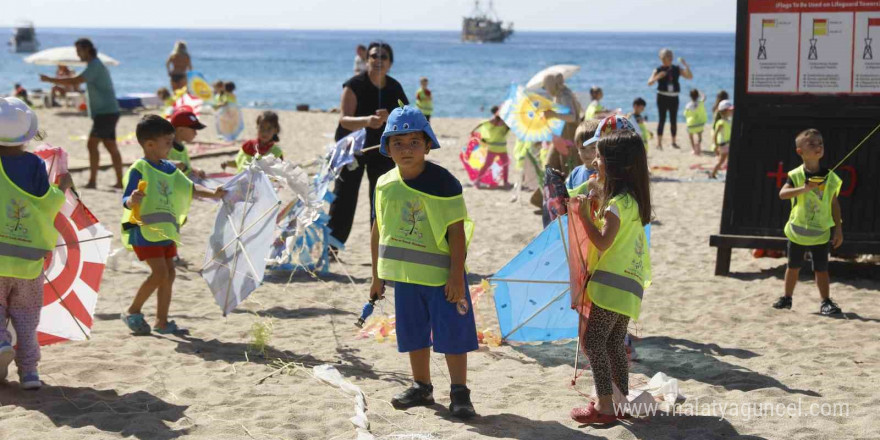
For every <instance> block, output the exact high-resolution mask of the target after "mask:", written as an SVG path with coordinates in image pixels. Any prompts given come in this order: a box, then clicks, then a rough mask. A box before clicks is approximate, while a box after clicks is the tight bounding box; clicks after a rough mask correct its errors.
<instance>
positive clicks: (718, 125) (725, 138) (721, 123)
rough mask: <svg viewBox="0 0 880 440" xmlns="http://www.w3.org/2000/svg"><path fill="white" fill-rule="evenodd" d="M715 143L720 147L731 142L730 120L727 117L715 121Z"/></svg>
mask: <svg viewBox="0 0 880 440" xmlns="http://www.w3.org/2000/svg"><path fill="white" fill-rule="evenodd" d="M714 129H715V143H716V144H717V145H718V146H719V147H723V146H725V145H729V144H730V129H731V125H730V121H728V120H727V119H719V120H718V121H716V122H715V127H714Z"/></svg>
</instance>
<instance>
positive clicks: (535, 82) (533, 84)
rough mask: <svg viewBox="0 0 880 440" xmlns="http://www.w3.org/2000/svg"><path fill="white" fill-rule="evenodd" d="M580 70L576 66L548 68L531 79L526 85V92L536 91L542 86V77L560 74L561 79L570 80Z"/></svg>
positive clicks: (564, 65) (567, 65)
mask: <svg viewBox="0 0 880 440" xmlns="http://www.w3.org/2000/svg"><path fill="white" fill-rule="evenodd" d="M579 70H581V66H576V65H574V64H557V65H555V66H550V67H548V68H546V69H544V70H542V71H540V72H538V73H536V74H535V76H533V77H532V79H530V80H529V82H528V83H526V90H538V89H540V88H541V87H542V86H543V85H544V77H545V76H547V75H556V74H558V73H559V74H562V77H563V78H565V79H568V78H571V77H572V76H573V75H574V74H575V73H577V72H578V71H579Z"/></svg>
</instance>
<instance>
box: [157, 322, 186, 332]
mask: <svg viewBox="0 0 880 440" xmlns="http://www.w3.org/2000/svg"><path fill="white" fill-rule="evenodd" d="M153 331H154V332H156V333H158V334H160V335H172V334H175V333H181V332H183V331H184V330H182V329H180V328H178V327H177V323H176V322H174V321H168V322H167V323H165V328H159V327H153Z"/></svg>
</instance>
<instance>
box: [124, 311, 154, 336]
mask: <svg viewBox="0 0 880 440" xmlns="http://www.w3.org/2000/svg"><path fill="white" fill-rule="evenodd" d="M119 317H120V318H122V322H124V323H125V325H127V326H128V329H129V330H131V333H132V334H133V335H135V336H144V335H148V334H150V325H149V324H147V321H145V320H144V314H143V313H132V314H130V315H129V314H126V313H125V312H122V313H121V314H120V315H119Z"/></svg>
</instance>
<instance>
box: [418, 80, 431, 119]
mask: <svg viewBox="0 0 880 440" xmlns="http://www.w3.org/2000/svg"><path fill="white" fill-rule="evenodd" d="M419 86H421V87H419V89H418V90H416V107H418V109H419V111H420V112H422V114H423V115H425V119H427V120H428V121H429V122H430V121H431V114H433V113H434V97H433V96H432V95H431V89H429V88H428V78H427V77H424V76H423V77H421V78H419Z"/></svg>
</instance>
